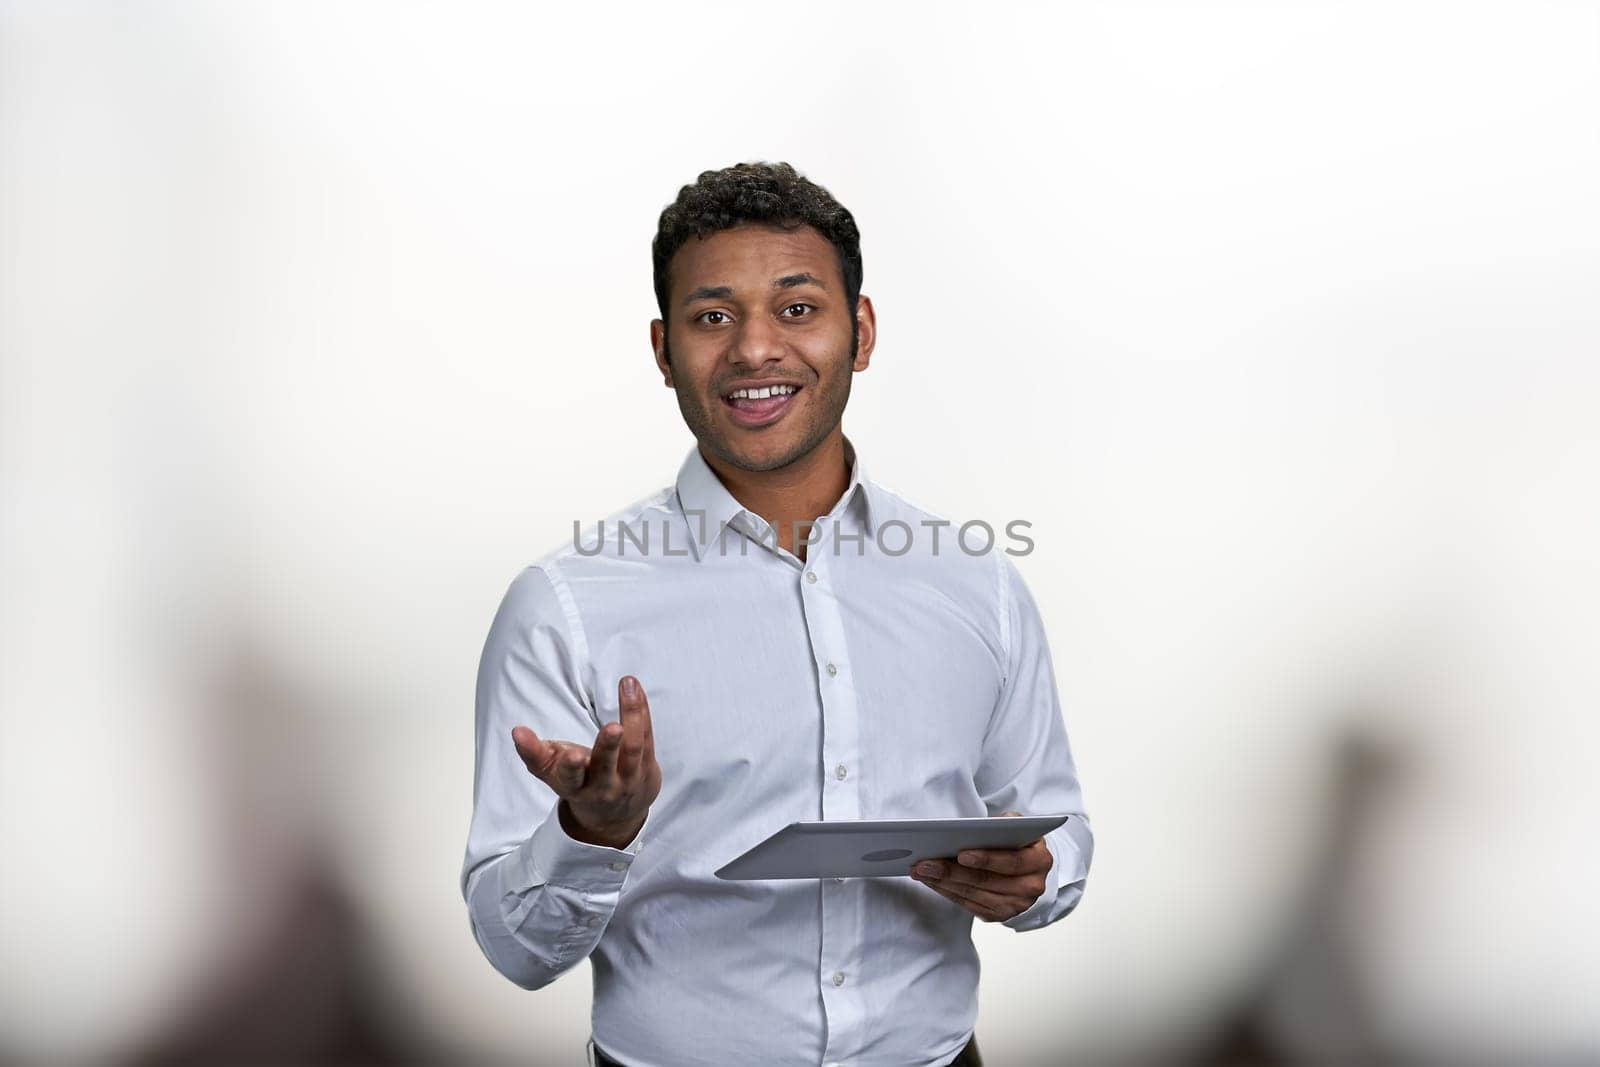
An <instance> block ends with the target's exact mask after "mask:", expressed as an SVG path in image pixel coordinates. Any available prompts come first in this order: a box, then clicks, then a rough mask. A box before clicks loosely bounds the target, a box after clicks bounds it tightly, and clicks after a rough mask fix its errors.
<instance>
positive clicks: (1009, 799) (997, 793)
mask: <svg viewBox="0 0 1600 1067" xmlns="http://www.w3.org/2000/svg"><path fill="white" fill-rule="evenodd" d="M997 555H998V558H999V560H1000V572H1001V573H1000V576H999V585H1000V598H999V599H1000V604H999V619H1000V637H1001V642H1000V643H1001V647H1002V649H1003V650H1004V652H1005V660H1006V666H1005V681H1004V682H1003V683H1002V685H1001V690H1000V697H999V700H998V701H997V702H996V704H995V708H994V712H993V714H992V716H991V717H990V721H989V729H988V732H987V734H986V735H985V737H984V744H983V756H982V759H981V761H980V763H979V766H978V772H977V775H976V784H977V787H978V792H979V793H980V795H982V797H983V801H984V804H985V805H987V806H988V809H989V813H990V814H991V815H998V814H1000V813H1001V812H1005V811H1019V812H1022V813H1023V814H1024V815H1035V814H1037V815H1045V814H1055V813H1058V812H1067V813H1069V814H1070V815H1071V818H1069V819H1068V820H1067V821H1066V822H1065V823H1063V824H1062V825H1061V826H1059V827H1057V828H1056V829H1054V830H1052V831H1050V832H1049V833H1048V834H1046V835H1045V838H1044V842H1045V847H1046V848H1048V849H1049V850H1050V856H1051V859H1052V863H1051V865H1050V871H1049V873H1048V874H1047V875H1046V877H1045V887H1044V892H1043V893H1042V894H1040V896H1039V899H1038V900H1037V901H1035V902H1034V904H1033V906H1032V907H1030V908H1028V909H1027V910H1026V911H1024V912H1022V913H1021V914H1019V915H1015V916H1013V917H1012V918H1010V919H1007V920H1005V925H1007V926H1009V927H1011V928H1012V929H1013V930H1035V929H1038V928H1039V927H1042V926H1048V925H1049V924H1050V923H1053V922H1055V921H1056V920H1058V919H1060V918H1063V917H1064V916H1065V915H1066V914H1067V913H1068V912H1070V911H1071V910H1072V909H1073V908H1075V907H1077V905H1078V901H1079V900H1080V899H1081V898H1082V896H1083V889H1084V885H1085V883H1086V881H1087V879H1088V877H1089V861H1090V859H1091V858H1092V857H1093V854H1094V834H1093V832H1092V831H1091V830H1090V827H1089V817H1088V815H1087V813H1086V812H1085V811H1084V805H1083V791H1082V789H1081V787H1080V786H1079V784H1078V773H1077V767H1076V765H1075V764H1074V762H1073V758H1072V749H1071V747H1070V746H1069V745H1068V743H1067V731H1066V726H1065V724H1064V723H1063V721H1062V716H1061V701H1060V698H1059V696H1058V695H1057V692H1056V681H1055V671H1054V668H1053V667H1052V665H1051V660H1050V648H1049V645H1048V643H1047V642H1046V640H1045V634H1044V625H1043V623H1042V622H1041V620H1040V618H1039V609H1038V606H1037V605H1036V604H1035V603H1034V600H1033V595H1032V593H1031V592H1029V590H1028V586H1027V584H1026V583H1025V582H1024V581H1023V580H1022V575H1021V574H1019V573H1018V572H1017V569H1016V566H1015V565H1014V564H1013V563H1012V562H1011V560H1010V559H1008V558H1007V557H1006V556H1005V555H1004V554H1003V553H1000V554H997Z"/></svg>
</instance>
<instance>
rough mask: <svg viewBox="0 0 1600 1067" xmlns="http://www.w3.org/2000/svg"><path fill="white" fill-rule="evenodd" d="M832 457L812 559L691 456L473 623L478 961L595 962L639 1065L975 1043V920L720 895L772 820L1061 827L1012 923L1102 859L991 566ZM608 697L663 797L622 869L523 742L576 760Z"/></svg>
mask: <svg viewBox="0 0 1600 1067" xmlns="http://www.w3.org/2000/svg"><path fill="white" fill-rule="evenodd" d="M845 444H846V457H847V462H849V463H850V464H851V467H852V471H851V478H850V484H849V487H848V488H847V489H846V490H845V492H844V494H843V495H842V496H841V497H840V498H839V501H838V502H837V503H836V504H835V505H834V507H833V508H832V510H830V511H829V513H828V515H827V516H824V517H822V519H821V521H820V522H819V526H818V534H819V535H820V536H821V538H822V540H821V541H820V542H818V543H815V544H811V545H809V547H808V548H807V553H806V554H807V558H806V560H805V561H801V560H800V559H798V558H797V557H795V556H794V555H792V554H791V553H790V552H788V551H787V550H784V549H782V548H778V547H776V542H777V538H776V536H775V531H773V530H772V529H771V528H770V527H769V526H768V524H767V523H766V522H765V520H763V519H762V518H761V517H759V516H757V515H755V514H754V513H753V512H750V511H748V510H746V509H745V508H744V507H742V506H741V505H740V504H739V503H738V501H736V500H735V499H734V498H733V496H732V495H731V494H730V493H729V492H728V490H727V489H726V487H724V486H723V484H722V482H721V481H720V480H719V479H718V478H717V476H716V474H715V473H714V472H713V471H712V469H711V468H710V467H709V466H708V465H707V464H706V462H705V460H704V458H703V457H702V456H701V455H700V452H699V450H698V448H691V449H690V451H689V454H688V456H687V457H686V458H685V460H684V462H683V465H682V468H681V469H680V470H679V472H678V478H677V483H676V485H674V486H670V487H668V488H665V489H663V490H661V491H660V492H658V493H656V494H655V495H653V496H651V497H649V498H647V499H645V500H642V501H640V502H638V503H637V504H635V505H633V506H632V507H630V508H627V509H625V510H623V511H621V512H618V513H617V514H615V515H613V516H610V517H608V518H607V519H605V520H604V522H603V524H602V529H601V530H597V529H596V527H595V525H594V524H593V523H590V524H588V526H587V528H586V529H585V530H584V531H583V534H582V536H577V537H575V538H574V540H573V541H572V542H569V543H568V544H566V545H564V546H563V547H562V548H560V549H558V550H556V551H554V552H552V553H550V554H549V555H547V556H546V557H545V558H544V559H542V560H541V561H539V562H537V563H535V564H534V565H532V566H530V567H528V568H527V569H526V570H524V571H523V572H522V573H521V574H519V575H518V576H517V578H516V579H515V580H514V581H513V582H512V583H511V587H510V589H509V591H508V592H507V593H506V595H505V598H504V600H503V602H502V603H501V605H500V609H499V611H498V613H497V614H496V615H495V618H494V622H493V624H492V625H491V627H490V630H489V635H488V640H487V642H486V643H485V646H484V650H483V658H482V661H481V664H480V666H479V670H478V683H477V767H476V774H475V776H474V782H473V811H472V823H471V827H470V829H469V832H468V838H467V848H466V858H465V862H464V864H463V868H462V874H461V884H462V893H463V895H464V896H465V898H466V901H467V905H468V912H469V914H470V916H471V923H472V931H473V935H474V936H475V937H476V938H477V941H478V944H479V946H480V947H481V948H482V949H483V952H484V954H485V955H486V956H487V957H488V958H489V961H490V962H491V963H492V964H493V965H494V966H495V968H496V969H497V970H499V971H500V972H501V973H502V974H504V975H505V976H506V977H507V978H509V979H511V980H512V981H513V982H515V983H517V984H518V985H520V986H523V987H525V988H528V989H538V988H540V987H541V986H544V985H546V984H547V983H549V982H551V981H553V980H555V978H557V977H558V976H559V975H561V974H562V973H564V972H565V971H567V970H568V969H570V968H571V967H572V966H573V965H575V964H576V963H578V961H580V960H582V959H584V958H585V957H588V958H589V959H590V961H591V963H592V965H593V969H594V1012H593V1017H592V1028H593V1039H594V1041H595V1042H596V1043H597V1044H598V1045H599V1047H600V1048H601V1049H603V1050H604V1051H605V1052H606V1053H608V1054H609V1055H611V1056H613V1057H615V1058H616V1059H618V1060H619V1061H621V1062H622V1063H624V1064H626V1065H628V1067H684V1065H688V1064H718V1065H724V1064H727V1065H731V1064H741V1065H742V1064H750V1063H762V1064H774V1065H778V1064H809V1065H813V1067H815V1065H819V1064H849V1065H852V1067H908V1065H930V1067H931V1065H935V1064H944V1063H946V1062H948V1061H949V1060H950V1059H951V1058H952V1057H954V1056H955V1055H956V1053H957V1052H959V1051H960V1050H961V1048H962V1046H963V1045H964V1044H965V1043H966V1041H967V1039H968V1037H969V1036H970V1035H971V1034H972V1031H973V1026H974V1023H975V1021H976V1018H977V1012H978V1000H977V986H978V970H979V965H978V956H977V952H976V950H975V948H974V947H973V944H972V936H971V930H972V921H973V919H972V916H971V915H970V914H969V913H968V912H966V911H965V910H964V909H962V908H960V907H958V906H957V905H956V904H954V903H952V902H950V901H949V900H946V899H945V898H943V897H941V896H940V895H938V894H937V893H935V892H934V891H933V890H932V889H930V888H928V887H927V886H924V885H921V884H919V883H917V882H915V881H913V880H912V879H910V878H850V879H819V880H795V881H753V882H727V881H723V880H721V879H718V878H716V877H714V876H713V874H712V872H713V871H714V870H716V868H718V867H720V866H722V865H723V864H724V863H726V862H728V861H729V860H731V859H733V858H734V857H736V856H738V855H740V854H741V853H743V852H744V851H745V850H746V849H749V848H750V847H751V846H753V845H755V844H756V843H757V842H759V841H762V840H763V839H765V838H766V837H768V836H769V835H770V834H772V833H773V832H774V831H776V830H779V829H781V828H782V827H784V826H785V825H787V824H788V823H790V822H793V821H796V820H815V819H827V820H835V819H843V820H849V819H894V818H918V819H922V818H953V817H971V816H984V815H998V814H999V813H1001V812H1003V811H1008V810H1009V811H1019V812H1022V813H1024V814H1043V813H1051V812H1071V813H1073V815H1074V817H1073V818H1072V819H1069V820H1068V821H1067V822H1066V823H1065V824H1064V825H1063V826H1062V827H1061V828H1059V829H1057V830H1055V831H1053V832H1052V833H1050V834H1048V835H1046V837H1045V842H1046V845H1047V846H1048V848H1049V850H1050V853H1051V856H1052V857H1053V860H1054V862H1053V864H1052V866H1051V868H1050V872H1049V876H1048V879H1047V883H1046V886H1045V891H1044V894H1043V895H1042V896H1040V897H1039V899H1038V901H1037V903H1035V904H1034V905H1033V906H1032V907H1030V908H1029V909H1028V910H1027V911H1024V912H1023V913H1021V914H1020V915H1017V916H1016V917H1014V918H1012V919H1010V920H1008V921H1007V922H1006V925H1007V926H1010V927H1012V928H1013V929H1016V930H1031V929H1035V928H1038V927H1041V926H1044V925H1046V924H1048V923H1051V922H1054V921H1056V920H1057V919H1060V918H1061V917H1062V916H1064V915H1066V914H1067V912H1069V911H1071V910H1072V909H1073V907H1074V906H1075V905H1076V904H1077V902H1078V899H1079V897H1080V896H1081V895H1082V892H1083V886H1084V881H1085V879H1086V878H1087V875H1088V870H1089V861H1090V856H1091V853H1092V851H1093V837H1092V835H1091V833H1090V831H1089V824H1088V821H1087V819H1086V818H1085V817H1084V809H1083V801H1082V795H1081V792H1080V789H1079V786H1078V779H1077V774H1076V771H1075V769H1074V766H1073V760H1072V755H1071V752H1070V750H1069V748H1068V745H1067V735H1066V732H1065V729H1064V727H1063V725H1062V718H1061V708H1060V703H1059V700H1058V697H1057V694H1056V686H1055V678H1054V673H1053V670H1052V667H1051V660H1050V653H1049V649H1048V647H1047V646H1046V643H1045V635H1044V632H1043V629H1042V627H1041V625H1040V620H1039V615H1038V610H1037V608H1036V607H1035V604H1034V601H1033V598H1032V596H1031V595H1030V594H1029V592H1028V588H1027V586H1026V585H1025V584H1024V583H1023V581H1022V578H1021V576H1020V575H1019V574H1018V573H1017V570H1016V568H1015V566H1014V565H1013V564H1012V563H1011V561H1010V559H1009V558H1008V556H1007V554H1006V552H1005V545H1004V542H1003V541H1001V542H997V544H996V545H995V547H994V548H993V549H992V550H991V551H989V552H986V553H984V554H981V555H973V554H969V552H968V550H967V549H964V548H962V547H960V546H958V545H957V543H956V541H955V533H956V530H957V527H955V526H942V527H940V526H938V525H937V524H938V523H942V522H943V521H944V520H943V519H942V518H941V517H939V516H938V515H936V514H934V513H931V512H928V511H925V510H922V509H920V508H918V507H915V506H913V505H911V504H910V503H908V502H907V501H906V500H904V499H903V498H901V497H900V496H899V495H897V494H895V493H894V492H892V491H890V490H888V489H886V488H884V487H883V486H881V485H878V484H876V483H874V482H871V481H869V480H867V478H866V476H865V475H864V474H863V472H862V467H861V464H860V461H859V459H858V458H857V456H856V454H855V449H854V447H853V446H852V445H851V444H850V442H849V441H848V439H847V440H846V442H845ZM702 519H703V521H702ZM895 520H898V521H899V522H900V523H903V524H905V529H901V528H900V527H898V526H896V527H894V528H886V529H884V530H882V531H881V535H882V540H881V543H880V541H879V539H878V535H879V533H880V531H879V526H880V524H882V523H892V522H894V521H895ZM925 524H934V525H925ZM624 529H625V530H626V533H625V534H624V533H623V532H622V531H623V530H624ZM908 530H909V531H910V536H909V537H908V536H907V531H908ZM602 533H603V537H602ZM935 534H937V535H938V537H937V548H935V538H934V535H935ZM983 540H984V538H983V537H981V536H979V535H978V534H976V533H975V534H973V535H972V536H971V537H970V539H969V541H968V545H969V546H970V548H971V549H972V550H974V551H975V550H977V549H979V548H982V547H983ZM907 544H909V548H908V549H907V550H906V551H905V552H903V553H900V554H896V553H899V550H900V548H901V547H902V545H907ZM641 546H644V547H643V548H641ZM624 674H632V675H635V676H636V677H637V678H638V679H639V681H640V683H641V684H642V685H643V687H644V691H645V695H646V697H647V699H648V700H649V704H650V715H651V720H652V723H653V726H654V731H655V746H656V758H657V761H658V762H659V764H660V766H661V793H660V796H659V797H658V798H657V799H656V801H655V804H654V805H653V806H652V808H651V810H650V813H649V815H648V817H647V819H646V821H645V824H644V827H643V829H642V830H640V832H639V834H638V836H637V837H636V838H635V839H634V841H633V842H632V843H631V844H630V845H629V846H628V847H627V848H625V849H621V850H618V849H612V848H606V847H603V846H597V845H589V844H584V843H582V842H578V841H574V840H572V839H571V838H570V837H568V836H567V835H566V833H565V831H564V830H563V829H562V827H561V824H560V821H559V819H558V817H557V815H556V810H555V809H556V796H555V794H554V793H552V792H551V790H550V789H549V787H548V786H546V785H545V784H544V783H543V782H541V781H539V780H538V779H536V778H534V777H533V776H532V775H531V774H529V773H528V771H527V770H526V769H525V767H524V766H523V764H522V761H521V760H520V759H519V758H518V756H517V753H516V750H515V748H514V747H513V745H512V742H511V729H512V727H514V726H516V725H518V724H526V725H527V726H530V727H532V728H533V730H534V731H535V732H537V733H538V735H539V736H540V737H541V738H545V739H551V740H567V741H576V742H578V743H580V744H585V745H587V744H590V743H592V742H593V739H594V736H595V733H596V732H597V731H598V730H599V728H600V727H601V725H603V724H604V723H607V722H614V721H617V720H618V718H619V708H618V703H617V683H618V680H619V679H620V678H621V677H622V676H623V675H624Z"/></svg>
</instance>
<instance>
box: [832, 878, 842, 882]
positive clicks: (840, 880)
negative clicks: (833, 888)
mask: <svg viewBox="0 0 1600 1067" xmlns="http://www.w3.org/2000/svg"><path fill="white" fill-rule="evenodd" d="M834 881H835V882H842V881H844V879H843V878H835V879H834Z"/></svg>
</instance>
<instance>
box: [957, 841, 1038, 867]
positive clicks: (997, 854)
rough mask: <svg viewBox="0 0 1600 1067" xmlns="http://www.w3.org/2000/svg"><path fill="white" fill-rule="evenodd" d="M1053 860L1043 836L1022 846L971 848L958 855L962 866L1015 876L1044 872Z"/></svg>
mask: <svg viewBox="0 0 1600 1067" xmlns="http://www.w3.org/2000/svg"><path fill="white" fill-rule="evenodd" d="M1053 862H1055V861H1054V859H1053V857H1051V855H1050V850H1049V849H1048V848H1046V847H1045V844H1044V838H1042V837H1038V838H1034V839H1033V840H1032V841H1030V842H1028V843H1027V844H1026V845H1023V846H1022V847H1021V848H969V849H966V850H964V851H962V852H961V853H960V854H959V855H957V856H956V863H957V864H958V865H959V866H961V867H966V868H972V869H977V870H980V871H993V872H994V873H996V874H1004V875H1013V876H1014V875H1023V874H1035V873H1041V874H1042V873H1043V872H1045V871H1048V870H1049V869H1050V865H1051V864H1052V863H1053Z"/></svg>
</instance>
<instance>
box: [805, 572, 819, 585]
mask: <svg viewBox="0 0 1600 1067" xmlns="http://www.w3.org/2000/svg"><path fill="white" fill-rule="evenodd" d="M806 581H808V582H810V583H811V584H812V585H816V584H817V572H816V571H806Z"/></svg>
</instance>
